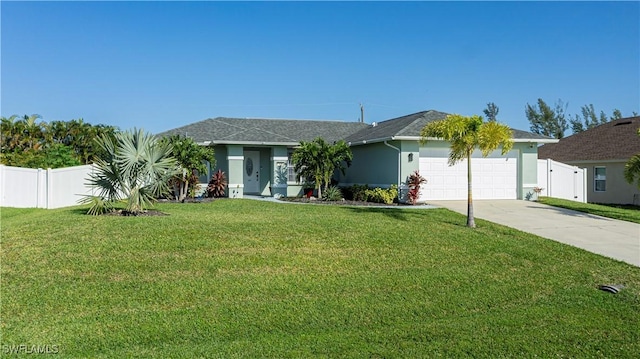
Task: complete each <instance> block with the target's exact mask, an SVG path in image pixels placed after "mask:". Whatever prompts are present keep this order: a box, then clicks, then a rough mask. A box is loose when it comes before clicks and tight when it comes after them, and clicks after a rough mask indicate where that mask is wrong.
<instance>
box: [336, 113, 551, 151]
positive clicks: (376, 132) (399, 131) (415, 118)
mask: <svg viewBox="0 0 640 359" xmlns="http://www.w3.org/2000/svg"><path fill="white" fill-rule="evenodd" d="M447 115H448V114H447V113H444V112H439V111H434V110H429V111H422V112H418V113H414V114H411V115H406V116H402V117H398V118H394V119H391V120H386V121H382V122H379V123H377V124H376V125H375V126H370V127H368V128H365V129H362V130H360V131H358V132H356V133H354V134H353V135H351V136H349V137H347V138H346V139H345V141H347V142H351V143H352V144H356V143H362V142H363V141H367V142H371V141H377V140H389V139H391V138H393V137H415V138H419V137H420V132H421V130H422V128H423V127H424V126H425V125H426V124H427V123H429V122H432V121H437V120H442V119H444V118H445V117H447ZM512 131H513V138H514V139H526V140H551V138H550V137H547V136H543V135H539V134H535V133H530V132H527V131H522V130H515V129H512Z"/></svg>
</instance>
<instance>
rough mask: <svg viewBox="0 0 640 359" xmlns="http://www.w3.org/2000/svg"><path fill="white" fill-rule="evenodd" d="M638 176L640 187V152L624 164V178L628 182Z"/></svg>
mask: <svg viewBox="0 0 640 359" xmlns="http://www.w3.org/2000/svg"><path fill="white" fill-rule="evenodd" d="M638 136H640V128H639V129H638ZM636 177H638V179H637V182H636V184H637V185H638V188H640V153H637V154H635V155H634V156H633V157H631V158H630V159H629V161H628V162H627V163H626V164H625V165H624V178H625V179H626V180H627V182H629V183H633V182H634V180H635V178H636Z"/></svg>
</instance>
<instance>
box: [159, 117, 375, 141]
mask: <svg viewBox="0 0 640 359" xmlns="http://www.w3.org/2000/svg"><path fill="white" fill-rule="evenodd" d="M366 127H369V125H367V124H366V123H360V122H342V121H313V120H277V119H257V118H227V117H217V118H213V119H208V120H204V121H200V122H196V123H192V124H190V125H186V126H182V127H178V128H175V129H173V130H169V131H165V132H162V133H159V134H158V136H160V137H164V136H171V135H182V136H188V137H191V138H193V140H194V141H196V142H198V143H201V144H202V143H207V142H210V143H211V144H234V143H243V144H247V143H248V144H265V145H273V144H279V145H297V144H299V143H300V141H311V140H313V139H315V138H316V137H319V136H321V137H323V138H324V139H325V141H327V142H330V143H331V142H334V141H337V140H341V139H344V138H345V137H347V136H349V135H350V134H352V133H354V132H357V131H359V130H361V129H363V128H366Z"/></svg>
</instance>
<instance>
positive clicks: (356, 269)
mask: <svg viewBox="0 0 640 359" xmlns="http://www.w3.org/2000/svg"><path fill="white" fill-rule="evenodd" d="M159 208H160V209H161V210H163V211H165V212H166V213H169V214H170V215H169V216H166V217H142V218H141V217H137V218H136V217H126V218H119V217H109V216H102V217H90V216H86V215H83V214H82V210H80V209H78V208H73V209H60V210H49V211H47V210H38V209H26V210H25V209H7V208H3V209H2V210H1V225H2V229H1V235H2V251H1V258H0V259H1V274H2V278H1V279H2V283H1V287H0V288H1V290H2V293H1V294H2V307H1V313H0V314H1V318H2V323H1V328H2V336H1V341H2V343H1V345H2V347H1V348H0V349H2V350H3V354H7V352H8V351H9V350H10V348H12V346H17V345H20V344H25V345H28V346H31V345H40V346H44V345H49V346H52V345H55V346H56V348H57V349H58V352H59V355H60V357H64V358H74V357H76V358H125V357H145V358H146V357H168V358H196V357H220V358H228V357H241V358H255V357H271V358H287V357H289V358H307V357H356V358H383V357H385V358H390V357H399V358H418V357H424V358H426V357H436V356H443V357H486V358H495V357H513V358H521V357H534V356H537V357H545V358H548V357H617V358H621V357H636V355H637V353H638V352H640V332H639V331H638V328H640V268H637V267H633V266H631V265H628V264H625V263H622V262H617V261H614V260H611V259H607V258H605V257H601V256H598V255H595V254H591V253H588V252H585V251H582V250H579V249H576V248H573V247H568V246H565V245H562V244H560V243H557V242H555V241H551V240H546V239H543V238H540V237H536V236H533V235H528V234H525V233H522V232H519V231H516V230H513V229H510V228H507V227H503V226H499V225H495V224H491V223H488V222H485V221H482V220H477V223H478V227H479V228H477V229H475V230H471V229H468V228H466V227H464V223H465V218H464V217H463V216H461V215H458V214H456V213H453V212H450V211H448V210H445V209H432V210H416V209H379V208H355V207H337V206H314V205H298V204H285V203H267V202H259V201H251V200H218V201H215V202H212V203H207V204H162V205H159ZM601 283H608V284H624V285H626V288H625V289H624V290H623V291H622V292H620V293H619V294H617V295H614V294H609V293H606V292H603V291H600V290H598V289H597V286H598V284H601Z"/></svg>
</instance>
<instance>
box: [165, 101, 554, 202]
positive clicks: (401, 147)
mask: <svg viewBox="0 0 640 359" xmlns="http://www.w3.org/2000/svg"><path fill="white" fill-rule="evenodd" d="M446 116H447V114H446V113H443V112H438V111H424V112H419V113H415V114H411V115H407V116H403V117H399V118H395V119H391V120H387V121H382V122H379V123H373V124H365V123H359V122H338V121H307V120H270V119H238V118H215V119H209V120H204V121H201V122H197V123H194V124H191V125H187V126H183V127H180V128H176V129H173V130H170V131H166V132H163V133H161V134H159V136H168V135H174V134H180V135H186V136H189V137H191V138H193V139H194V140H195V141H196V142H198V143H199V144H201V145H208V146H214V149H215V152H216V161H217V164H216V166H217V168H219V169H222V170H223V171H225V172H226V173H227V176H228V180H229V191H228V194H229V197H242V196H243V195H244V194H245V193H246V194H259V195H267V196H268V195H275V194H276V193H280V194H283V195H286V196H297V195H300V194H301V193H302V190H303V184H301V183H298V182H296V176H295V173H294V172H293V166H292V164H291V154H292V153H293V151H294V150H295V148H296V147H297V146H298V145H299V142H300V141H311V140H313V139H314V138H316V137H323V138H324V139H325V140H326V141H327V142H334V141H337V140H340V139H344V140H345V141H346V142H347V143H348V144H349V145H350V146H351V149H352V151H353V163H352V165H351V167H349V168H348V169H347V171H346V175H344V176H343V175H341V174H339V173H337V174H336V177H337V178H338V180H339V183H340V185H344V186H348V185H352V184H368V185H370V186H376V187H389V186H390V185H392V184H397V185H398V186H399V187H400V188H401V189H405V191H402V193H406V186H405V182H406V180H407V177H408V176H409V175H410V174H411V173H412V172H413V171H416V170H419V171H420V173H421V174H422V175H423V176H424V177H425V178H427V180H428V183H427V185H426V186H424V189H423V191H422V200H429V199H431V200H436V199H466V196H467V176H466V164H465V163H466V162H463V163H460V164H458V165H456V166H452V167H449V166H448V165H447V159H448V155H449V144H448V143H447V142H443V141H440V140H435V139H433V140H429V141H427V142H426V143H425V144H421V142H420V139H421V138H420V131H421V129H422V128H423V127H424V126H425V125H426V124H427V123H428V122H430V121H434V120H440V119H444V118H445V117H446ZM513 138H514V142H515V144H514V147H513V149H512V150H511V151H510V152H509V153H507V154H506V155H504V156H502V155H501V153H500V151H499V150H498V151H495V152H494V153H492V154H491V155H490V156H489V157H488V158H481V155H480V153H479V152H476V153H474V155H473V157H474V159H473V161H472V166H473V186H474V198H477V199H523V198H525V196H526V195H527V193H530V192H531V191H532V190H533V188H534V187H536V186H537V183H536V182H537V159H538V156H537V154H538V153H537V148H538V144H539V143H553V142H557V140H555V139H552V138H548V137H545V136H540V135H537V134H532V133H529V132H525V131H519V130H513ZM211 170H213V169H211ZM207 175H209V174H207ZM204 179H206V176H204V177H203V178H202V179H201V181H202V182H206V181H204Z"/></svg>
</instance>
